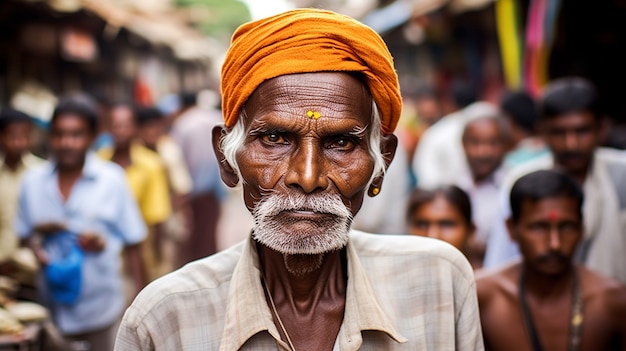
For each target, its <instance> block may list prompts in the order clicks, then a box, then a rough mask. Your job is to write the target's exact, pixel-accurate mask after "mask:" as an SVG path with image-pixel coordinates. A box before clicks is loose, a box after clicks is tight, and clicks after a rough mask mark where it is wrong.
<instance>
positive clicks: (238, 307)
mask: <svg viewBox="0 0 626 351" xmlns="http://www.w3.org/2000/svg"><path fill="white" fill-rule="evenodd" d="M346 250H347V255H346V256H347V260H348V286H347V290H346V306H345V312H344V318H343V322H342V324H341V331H340V333H339V335H338V337H337V338H338V340H337V341H338V342H339V344H340V345H341V349H344V348H346V347H349V348H353V349H358V347H359V346H360V345H361V342H362V336H361V331H364V330H374V331H380V332H383V333H385V334H387V335H388V336H389V337H391V338H392V339H394V340H395V341H397V342H400V343H402V342H406V341H407V339H406V338H405V337H403V336H402V335H400V333H399V332H398V331H397V329H396V327H395V325H394V323H393V322H392V319H391V318H390V317H389V316H388V315H387V313H386V312H385V311H384V310H383V308H382V307H381V304H380V302H379V301H378V298H377V296H376V293H375V292H374V289H373V288H372V285H371V283H370V280H369V278H368V277H367V274H366V271H365V269H364V268H363V266H362V265H361V261H360V260H359V257H358V255H357V253H356V251H355V249H354V248H353V247H352V245H351V244H350V241H348V245H347V248H346ZM262 331H267V332H268V333H269V334H270V335H271V336H272V337H273V338H274V339H275V340H276V341H277V342H278V343H279V344H281V345H282V346H283V348H285V349H288V348H289V347H288V345H286V344H285V343H284V342H282V341H281V339H280V334H279V333H278V329H277V328H276V325H275V324H274V321H273V319H272V313H271V311H270V309H269V306H268V305H267V302H266V300H265V293H264V290H263V287H262V285H261V272H260V269H259V260H258V254H257V250H256V245H255V242H254V240H253V239H252V238H250V239H248V241H247V242H246V245H245V246H244V249H243V252H242V254H241V258H240V259H239V262H238V263H237V266H236V267H235V270H234V271H233V276H232V279H231V286H230V289H229V292H228V301H227V306H226V317H225V325H224V333H223V335H222V345H221V347H220V349H222V350H239V349H240V348H241V346H242V345H243V344H244V343H245V342H246V341H247V340H248V339H250V338H251V337H252V336H254V335H256V334H258V333H259V332H262Z"/></svg>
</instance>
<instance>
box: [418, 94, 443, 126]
mask: <svg viewBox="0 0 626 351" xmlns="http://www.w3.org/2000/svg"><path fill="white" fill-rule="evenodd" d="M415 110H416V112H417V117H418V118H419V119H420V121H422V122H423V123H424V125H425V126H426V128H428V127H430V126H432V125H433V124H435V123H437V122H438V121H439V120H440V119H441V117H443V109H442V107H441V101H440V98H439V94H437V91H436V90H435V88H434V87H432V86H428V85H423V86H421V87H419V88H418V89H417V92H416V93H415Z"/></svg>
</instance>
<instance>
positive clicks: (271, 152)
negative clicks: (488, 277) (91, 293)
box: [116, 9, 483, 350]
mask: <svg viewBox="0 0 626 351" xmlns="http://www.w3.org/2000/svg"><path fill="white" fill-rule="evenodd" d="M222 92H223V102H224V103H223V106H224V120H225V126H218V127H216V128H215V129H214V130H213V144H214V145H213V146H214V149H215V151H216V154H217V157H218V159H219V160H220V161H221V162H220V165H221V176H222V179H223V180H224V182H225V183H226V184H227V185H229V186H236V185H237V184H239V183H240V182H241V183H242V186H243V190H244V191H243V192H244V201H245V203H246V205H247V207H248V209H249V210H250V211H251V212H252V214H253V216H254V219H255V226H254V229H253V232H252V234H251V237H250V238H249V239H248V240H246V241H244V242H243V243H241V244H239V245H237V246H235V247H233V248H230V249H228V250H226V251H223V252H220V253H218V254H216V255H214V256H211V257H208V258H205V259H201V260H199V261H196V262H193V263H191V264H188V265H187V266H185V267H183V268H182V269H181V270H179V271H177V272H174V273H173V274H170V275H167V276H165V277H163V278H161V279H159V280H157V281H156V282H154V283H153V284H151V285H150V286H149V287H147V288H146V289H145V290H144V291H143V292H142V293H141V294H140V295H139V296H138V297H137V299H136V300H135V301H134V303H133V305H132V306H131V307H130V308H129V309H128V311H127V312H126V315H125V317H124V320H123V322H122V325H121V327H120V330H119V334H118V339H117V342H116V349H117V350H218V349H219V350H332V349H335V350H357V349H360V350H418V349H422V350H455V349H456V350H482V349H483V346H482V336H481V331H480V323H479V321H478V320H479V317H478V311H477V301H476V293H475V283H474V280H473V276H472V271H471V268H470V266H469V264H468V263H467V260H465V258H463V256H462V254H461V253H460V252H459V251H457V250H455V249H453V248H452V247H451V246H449V245H447V244H445V243H443V242H440V241H436V240H431V239H427V238H418V237H413V236H392V235H388V236H383V235H371V234H365V233H361V232H356V231H351V230H350V225H351V220H352V217H353V216H354V215H355V214H356V213H357V212H358V210H359V208H360V206H361V203H362V201H363V197H364V195H365V193H366V192H367V193H368V194H369V196H376V195H377V194H378V193H379V192H380V190H381V186H382V181H383V176H384V172H383V171H384V169H385V168H386V167H387V166H388V165H389V163H390V162H391V160H392V159H393V156H394V152H395V148H396V146H397V139H396V138H395V136H393V134H392V132H393V130H394V128H395V126H396V124H397V121H398V118H399V114H400V108H401V106H400V105H401V103H400V94H399V91H398V82H397V76H396V74H395V73H394V70H393V64H392V58H391V56H390V54H389V52H388V50H387V48H386V46H385V44H384V42H383V41H382V40H381V38H380V37H379V36H378V35H377V34H376V33H375V32H373V31H372V30H371V29H370V28H368V27H365V26H364V25H362V24H360V23H359V22H357V21H355V20H353V19H351V18H349V17H346V16H342V15H338V14H335V13H332V12H327V11H322V10H312V9H303V10H293V11H290V12H286V13H283V14H280V15H277V16H274V17H270V18H267V19H264V20H260V21H257V22H252V23H249V24H246V25H244V26H242V27H241V28H239V29H238V30H237V32H236V33H235V34H234V36H233V42H232V45H231V48H230V49H229V52H228V54H227V57H226V61H225V63H224V66H223V69H222Z"/></svg>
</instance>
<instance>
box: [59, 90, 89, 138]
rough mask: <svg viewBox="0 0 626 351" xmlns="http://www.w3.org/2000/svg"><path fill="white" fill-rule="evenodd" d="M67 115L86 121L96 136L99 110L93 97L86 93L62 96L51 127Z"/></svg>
mask: <svg viewBox="0 0 626 351" xmlns="http://www.w3.org/2000/svg"><path fill="white" fill-rule="evenodd" d="M67 114H72V115H76V116H79V117H81V118H83V119H85V121H86V122H87V125H88V126H89V131H90V132H92V133H94V134H95V133H96V132H97V131H98V108H97V105H96V102H95V101H94V100H93V99H92V98H91V96H89V95H87V94H84V93H73V94H69V95H65V96H62V97H61V98H60V99H59V102H58V103H57V106H56V108H55V109H54V112H53V113H52V119H51V120H50V125H53V124H54V122H55V121H56V120H57V119H58V118H59V116H61V115H67Z"/></svg>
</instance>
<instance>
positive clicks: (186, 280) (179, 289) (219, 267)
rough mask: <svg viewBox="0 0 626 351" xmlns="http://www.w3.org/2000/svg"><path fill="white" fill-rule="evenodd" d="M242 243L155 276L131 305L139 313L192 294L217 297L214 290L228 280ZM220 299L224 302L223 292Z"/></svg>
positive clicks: (205, 297)
mask: <svg viewBox="0 0 626 351" xmlns="http://www.w3.org/2000/svg"><path fill="white" fill-rule="evenodd" d="M243 247H244V243H243V242H242V243H239V244H237V245H235V246H233V247H231V248H229V249H226V250H224V251H221V252H218V253H216V254H214V255H211V256H209V257H205V258H202V259H199V260H197V261H193V262H190V263H188V264H187V265H185V266H184V267H182V268H180V269H178V270H176V271H174V272H171V273H169V274H166V275H164V276H162V277H160V278H158V279H156V280H155V281H153V282H151V283H150V284H148V286H146V287H145V288H144V289H143V290H142V291H141V292H140V293H139V295H138V296H137V297H136V299H135V301H134V302H133V304H132V306H133V308H134V309H135V310H136V311H138V312H139V313H140V314H141V313H144V314H147V313H149V312H151V311H155V309H157V310H158V309H159V308H160V306H161V305H163V304H167V302H169V301H177V300H181V299H184V300H189V299H194V298H195V297H197V298H202V299H209V298H210V299H212V300H216V299H218V300H219V298H218V296H216V295H215V294H216V293H217V294H221V293H220V292H218V291H221V290H224V289H223V288H224V284H229V283H230V280H231V278H232V274H233V271H234V269H235V267H236V265H237V263H238V262H239V258H240V257H241V253H242V251H243ZM226 291H227V289H226ZM221 303H224V304H225V303H226V296H224V299H223V300H221Z"/></svg>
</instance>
